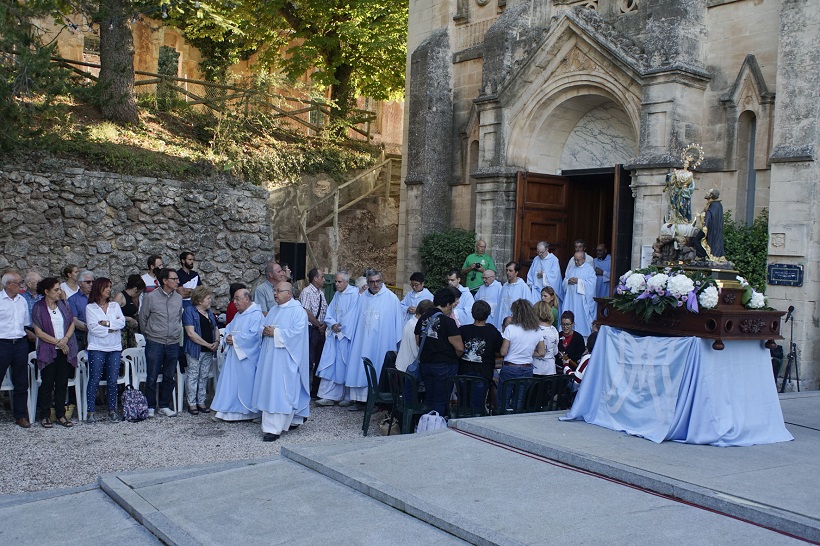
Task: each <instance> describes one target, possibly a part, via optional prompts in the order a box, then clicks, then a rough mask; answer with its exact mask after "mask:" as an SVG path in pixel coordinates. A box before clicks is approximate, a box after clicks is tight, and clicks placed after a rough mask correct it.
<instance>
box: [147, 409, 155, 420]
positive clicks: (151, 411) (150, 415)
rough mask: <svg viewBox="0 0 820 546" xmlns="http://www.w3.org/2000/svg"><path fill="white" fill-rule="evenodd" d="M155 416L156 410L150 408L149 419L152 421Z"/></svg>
mask: <svg viewBox="0 0 820 546" xmlns="http://www.w3.org/2000/svg"><path fill="white" fill-rule="evenodd" d="M153 416H154V408H148V418H149V419H151V418H152V417H153Z"/></svg>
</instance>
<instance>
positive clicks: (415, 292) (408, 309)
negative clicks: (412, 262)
mask: <svg viewBox="0 0 820 546" xmlns="http://www.w3.org/2000/svg"><path fill="white" fill-rule="evenodd" d="M410 288H411V289H412V290H410V292H408V293H407V295H406V296H404V299H403V300H401V315H402V320H403V322H404V323H407V321H408V320H410V319H411V318H413V316H415V314H416V307H418V304H419V302H420V301H422V300H430V301H433V294H432V293H431V292H430V291H429V290H427V289H426V288H424V273H421V272H419V271H416V272H415V273H413V274H412V275H410Z"/></svg>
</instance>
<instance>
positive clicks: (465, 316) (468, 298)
mask: <svg viewBox="0 0 820 546" xmlns="http://www.w3.org/2000/svg"><path fill="white" fill-rule="evenodd" d="M447 284H449V285H450V286H452V287H453V288H455V289H457V290H458V291H459V293H460V294H461V296H459V298H458V305H457V306H456V307H454V308H453V319H454V320H455V321H456V324H457V325H458V326H465V325H467V324H472V323H473V302H474V301H475V299H474V298H473V295H472V294H471V293H470V289H469V288H467V287H466V286H461V270H460V269H451V270H450V272H449V273H448V274H447ZM430 301H432V300H430Z"/></svg>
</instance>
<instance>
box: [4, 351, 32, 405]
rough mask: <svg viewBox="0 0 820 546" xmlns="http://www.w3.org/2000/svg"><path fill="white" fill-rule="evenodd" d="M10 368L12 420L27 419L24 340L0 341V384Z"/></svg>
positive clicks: (26, 374) (26, 360) (26, 370)
mask: <svg viewBox="0 0 820 546" xmlns="http://www.w3.org/2000/svg"><path fill="white" fill-rule="evenodd" d="M9 368H11V374H10V375H11V384H12V385H14V394H13V395H12V405H13V406H14V419H15V420H17V419H20V418H21V417H26V418H28V343H27V342H26V338H24V337H22V338H20V339H17V340H14V341H11V340H0V382H2V380H3V378H4V377H6V370H8V369H9Z"/></svg>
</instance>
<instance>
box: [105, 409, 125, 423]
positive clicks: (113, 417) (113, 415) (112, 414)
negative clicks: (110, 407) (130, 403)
mask: <svg viewBox="0 0 820 546" xmlns="http://www.w3.org/2000/svg"><path fill="white" fill-rule="evenodd" d="M121 420H122V419H120V416H119V415H117V412H116V411H109V412H108V421H109V422H111V423H119V422H120V421H121Z"/></svg>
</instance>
